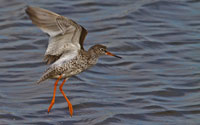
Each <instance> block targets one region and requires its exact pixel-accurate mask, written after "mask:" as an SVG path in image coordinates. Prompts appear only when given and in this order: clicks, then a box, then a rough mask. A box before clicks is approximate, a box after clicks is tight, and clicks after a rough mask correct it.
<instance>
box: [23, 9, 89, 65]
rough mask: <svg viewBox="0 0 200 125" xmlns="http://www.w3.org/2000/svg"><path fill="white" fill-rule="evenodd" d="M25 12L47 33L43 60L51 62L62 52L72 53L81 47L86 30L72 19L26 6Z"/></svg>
mask: <svg viewBox="0 0 200 125" xmlns="http://www.w3.org/2000/svg"><path fill="white" fill-rule="evenodd" d="M26 13H27V14H28V15H29V17H30V19H31V20H32V22H33V24H35V25H37V26H38V27H39V28H40V29H41V30H42V31H43V32H45V33H47V34H49V36H50V38H49V44H48V47H47V50H46V52H45V55H44V61H45V62H46V63H47V64H51V63H53V62H55V61H56V60H58V59H59V58H60V56H62V54H63V53H65V54H66V53H68V54H69V55H70V53H74V52H75V51H79V50H80V49H84V48H83V42H84V39H85V37H86V35H87V30H86V29H85V28H84V27H82V26H81V25H79V24H77V23H76V22H74V21H73V20H71V19H69V18H67V17H64V16H61V15H59V14H56V13H54V12H51V11H48V10H45V9H42V8H37V7H30V6H29V7H27V9H26Z"/></svg>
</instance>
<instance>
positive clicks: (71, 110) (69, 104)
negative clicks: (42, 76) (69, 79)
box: [59, 79, 73, 117]
mask: <svg viewBox="0 0 200 125" xmlns="http://www.w3.org/2000/svg"><path fill="white" fill-rule="evenodd" d="M65 82H66V79H64V80H63V82H62V84H61V85H60V87H59V89H60V91H61V93H62V94H63V96H64V97H65V100H66V101H67V103H68V107H69V112H70V115H71V117H72V115H73V107H72V104H71V103H70V101H69V99H68V98H67V96H66V95H65V93H64V92H63V90H62V87H63V85H64V84H65Z"/></svg>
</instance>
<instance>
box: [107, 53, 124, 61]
mask: <svg viewBox="0 0 200 125" xmlns="http://www.w3.org/2000/svg"><path fill="white" fill-rule="evenodd" d="M106 55H109V56H114V57H117V58H120V59H121V58H122V57H120V56H117V55H115V54H112V53H111V52H108V51H107V52H106Z"/></svg>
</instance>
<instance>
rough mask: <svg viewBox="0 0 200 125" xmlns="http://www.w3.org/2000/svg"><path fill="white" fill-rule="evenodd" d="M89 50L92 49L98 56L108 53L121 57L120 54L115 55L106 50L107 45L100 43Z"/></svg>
mask: <svg viewBox="0 0 200 125" xmlns="http://www.w3.org/2000/svg"><path fill="white" fill-rule="evenodd" d="M90 50H93V51H94V52H95V53H96V54H97V55H98V56H103V55H109V56H114V57H117V58H120V59H121V57H120V56H117V55H115V54H112V53H111V52H108V51H107V47H106V46H104V45H100V44H97V45H94V46H93V47H91V49H90Z"/></svg>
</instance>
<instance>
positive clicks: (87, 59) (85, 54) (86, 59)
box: [38, 50, 98, 83]
mask: <svg viewBox="0 0 200 125" xmlns="http://www.w3.org/2000/svg"><path fill="white" fill-rule="evenodd" d="M97 56H98V55H95V54H93V52H91V51H85V50H80V51H79V52H78V54H77V56H72V57H71V59H69V56H68V55H67V54H66V55H65V54H64V55H63V57H60V59H58V60H57V61H56V62H55V63H53V64H52V65H51V66H50V67H49V68H48V69H47V70H46V72H45V73H44V74H43V76H42V77H41V78H40V80H39V81H38V83H40V82H42V81H44V80H46V79H49V78H59V76H60V75H61V74H63V76H62V78H70V77H71V76H73V75H76V74H79V73H81V72H83V71H84V70H86V69H88V68H90V67H91V66H93V65H95V64H96V63H97V60H98V58H97Z"/></svg>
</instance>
